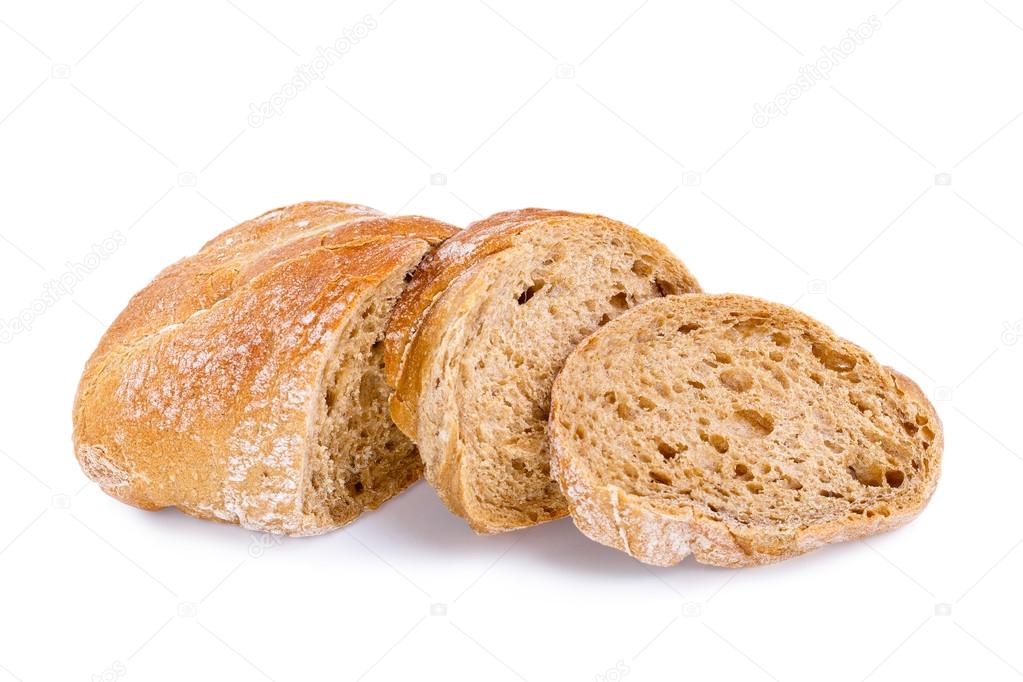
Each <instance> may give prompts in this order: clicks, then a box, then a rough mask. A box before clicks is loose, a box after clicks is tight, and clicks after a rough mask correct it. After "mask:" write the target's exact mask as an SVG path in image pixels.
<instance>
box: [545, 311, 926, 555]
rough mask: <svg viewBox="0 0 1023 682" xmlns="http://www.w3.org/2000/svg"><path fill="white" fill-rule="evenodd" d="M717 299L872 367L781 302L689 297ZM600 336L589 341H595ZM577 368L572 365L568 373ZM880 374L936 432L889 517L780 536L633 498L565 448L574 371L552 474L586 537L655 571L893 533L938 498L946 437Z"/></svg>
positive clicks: (902, 386)
mask: <svg viewBox="0 0 1023 682" xmlns="http://www.w3.org/2000/svg"><path fill="white" fill-rule="evenodd" d="M687 298H688V297H687ZM712 299H716V300H717V302H719V303H720V304H721V305H722V306H723V307H727V306H729V305H731V306H733V307H740V306H745V308H746V309H747V311H748V312H751V313H752V314H758V315H775V316H787V317H789V318H790V319H797V320H798V321H799V323H800V324H802V325H805V327H806V329H807V330H809V331H811V332H812V333H814V334H815V335H819V336H820V337H821V338H828V339H831V340H832V341H833V342H834V343H836V344H837V345H840V346H841V347H842V348H843V349H844V350H847V351H849V352H851V353H856V354H863V355H862V357H865V358H866V359H868V360H870V362H874V361H873V359H872V358H871V357H870V356H869V355H868V354H866V353H865V351H862V349H859V348H858V347H857V346H855V345H854V344H852V343H851V342H848V341H845V340H842V339H839V338H838V337H837V336H836V335H835V334H834V332H833V331H832V330H831V329H829V328H828V327H826V326H825V325H823V324H820V323H819V322H817V321H815V320H812V319H811V318H808V317H806V316H804V315H802V314H801V313H798V312H797V311H793V310H790V309H786V308H784V307H783V306H780V305H777V304H773V303H768V302H765V301H760V300H759V299H752V298H750V297H746V296H734V295H719V296H694V297H692V298H688V301H687V302H688V304H690V305H693V306H695V307H699V306H700V305H702V304H703V302H704V301H709V300H712ZM670 305H673V303H671V299H664V300H662V301H660V302H651V303H648V304H646V305H645V306H642V307H641V308H637V309H635V310H633V311H632V312H631V313H629V315H626V316H623V317H622V318H620V319H618V320H616V321H615V322H613V323H612V325H609V326H608V327H605V328H604V329H603V330H601V331H600V332H598V335H599V334H606V333H611V331H612V330H613V329H614V326H615V325H618V326H624V325H627V324H629V317H630V316H633V315H639V314H642V309H643V308H647V309H648V311H649V310H653V309H654V306H658V307H660V308H661V309H663V308H665V307H667V306H670ZM595 336H596V335H594V337H590V338H591V340H592V339H594V338H595ZM584 351H585V349H584V348H583V347H582V346H580V347H579V348H578V349H577V350H576V351H575V353H573V355H574V356H580V357H581V355H582V353H584ZM571 364H572V360H571V359H570V361H569V363H567V364H566V367H570V366H571ZM880 369H881V370H882V375H884V374H885V373H887V376H883V381H884V382H885V386H884V389H885V390H887V391H889V392H891V393H892V394H894V395H896V396H898V398H899V399H900V400H907V401H909V402H911V403H912V404H913V406H914V407H915V408H916V409H915V411H916V412H917V413H918V414H923V415H926V416H927V420H926V424H927V425H928V427H929V428H930V429H931V430H932V431H933V434H934V435H933V439H932V441H931V443H930V446H929V447H930V449H929V450H928V453H929V457H928V459H929V461H928V465H929V467H930V469H929V471H928V472H927V478H926V480H925V484H924V486H923V488H922V489H921V490H920V491H919V492H917V493H914V495H913V496H912V499H907V500H904V501H903V503H902V504H901V505H896V508H895V509H892V510H891V512H890V513H887V514H865V515H859V516H857V517H856V518H836V519H830V520H824V521H822V522H818V523H811V524H807V525H805V526H802V527H800V528H797V529H795V530H791V531H788V530H785V531H778V532H775V531H773V530H771V529H768V528H763V527H762V528H755V529H750V528H743V527H737V526H730V525H729V524H727V523H725V522H724V521H723V520H722V519H721V518H720V517H718V516H716V515H714V514H711V513H709V512H708V511H707V510H705V509H703V508H702V507H701V506H699V505H695V504H693V505H688V504H684V505H679V506H677V507H671V508H667V507H665V506H664V505H663V504H654V503H652V501H651V500H649V499H646V498H645V497H643V496H641V495H632V494H628V493H627V492H626V491H624V490H622V489H621V488H620V487H619V486H617V485H614V484H612V483H608V482H600V481H595V480H592V473H591V472H590V471H589V468H588V467H587V466H585V463H584V462H583V461H581V459H582V458H580V457H577V456H576V455H574V454H573V453H571V452H570V451H569V448H568V445H567V444H568V443H569V442H570V441H569V439H568V438H567V437H565V435H564V434H562V433H561V429H559V427H558V426H557V425H559V424H561V423H568V422H569V421H570V415H569V414H568V413H567V412H566V409H567V408H566V405H565V400H564V399H563V398H562V396H563V395H566V394H565V392H564V391H565V389H563V388H562V386H563V385H564V384H566V383H567V382H568V381H569V376H568V375H569V373H570V371H568V370H566V371H563V372H562V373H561V374H560V375H559V376H558V378H557V380H556V381H555V386H554V389H553V391H552V404H551V414H550V424H551V428H550V429H549V430H548V437H549V445H550V450H551V463H552V472H553V473H554V475H555V478H556V479H557V480H558V481H559V483H560V484H561V488H562V491H563V492H564V494H565V496H566V498H567V499H568V501H569V507H570V511H571V514H572V518H573V521H574V522H575V524H576V526H577V527H578V528H579V529H580V530H581V531H582V532H583V533H584V534H585V535H586V536H587V537H589V538H591V539H593V540H595V541H596V542H599V543H601V544H604V545H607V546H609V547H614V548H616V549H619V550H621V551H624V552H626V553H628V554H630V555H631V556H633V557H635V558H637V559H639V560H641V561H643V562H645V563H648V564H651V565H656V566H672V565H675V564H677V563H679V562H680V561H682V560H683V559H685V558H686V557H687V556H689V555H690V554H692V555H693V556H694V557H695V559H696V560H697V561H699V562H701V563H705V564H711V565H715V566H723V567H746V566H759V565H765V564H770V563H775V562H778V561H782V560H785V559H789V558H792V557H795V556H799V555H801V554H805V553H807V552H810V551H812V550H814V549H817V548H819V547H821V546H823V545H825V544H829V543H836V542H845V541H850V540H856V539H860V538H864V537H868V536H871V535H874V534H877V533H881V532H885V531H888V530H893V529H895V528H898V527H900V526H903V525H905V524H906V523H909V522H910V521H911V520H913V519H914V518H915V517H916V516H917V515H918V514H919V513H920V512H921V511H923V509H924V507H925V506H926V505H927V503H928V501H929V500H930V498H931V496H932V495H933V493H934V490H935V487H936V485H937V481H938V478H939V475H940V466H941V455H942V451H943V448H944V433H943V429H942V424H941V420H940V418H939V417H938V414H937V412H936V411H935V409H934V406H933V405H932V404H931V403H930V401H929V400H928V399H927V397H926V396H925V394H924V393H923V391H922V390H921V389H920V387H919V386H918V385H917V384H916V383H914V382H913V381H912V380H911V379H909V378H908V377H906V376H905V375H903V374H901V373H899V372H897V371H895V370H894V369H892V368H890V367H882V368H880Z"/></svg>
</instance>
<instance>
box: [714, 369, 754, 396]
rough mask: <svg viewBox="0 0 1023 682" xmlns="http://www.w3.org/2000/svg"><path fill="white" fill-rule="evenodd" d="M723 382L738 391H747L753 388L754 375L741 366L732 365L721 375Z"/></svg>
mask: <svg viewBox="0 0 1023 682" xmlns="http://www.w3.org/2000/svg"><path fill="white" fill-rule="evenodd" d="M720 378H721V383H722V384H724V385H725V387H726V388H728V389H730V390H732V391H735V392H736V393H745V392H746V391H748V390H750V389H751V388H753V375H752V374H750V373H749V372H748V371H746V370H745V369H742V368H741V367H730V368H728V369H726V370H724V371H723V372H721V375H720Z"/></svg>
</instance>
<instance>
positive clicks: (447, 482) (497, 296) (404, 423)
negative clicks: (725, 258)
mask: <svg viewBox="0 0 1023 682" xmlns="http://www.w3.org/2000/svg"><path fill="white" fill-rule="evenodd" d="M697 290H698V286H697V283H696V280H695V279H694V278H693V277H692V275H690V274H689V272H688V271H687V270H686V268H685V266H684V265H683V264H682V263H681V262H680V261H679V260H678V259H676V258H675V257H674V256H672V255H671V253H669V252H668V251H667V249H665V248H664V246H663V245H661V244H660V243H658V242H657V241H655V240H653V239H650V238H649V237H646V236H644V235H643V234H641V233H639V232H638V231H636V230H635V229H633V228H631V227H629V226H627V225H623V224H622V223H619V222H616V221H614V220H610V219H608V218H603V217H601V216H596V215H582V214H576V213H568V212H564V211H547V210H540V209H526V210H522V211H511V212H507V213H499V214H497V215H494V216H492V217H490V218H487V219H485V220H482V221H479V222H477V223H475V224H473V225H470V226H469V227H468V228H466V229H465V230H464V231H462V232H460V233H458V234H457V235H455V236H454V237H452V238H451V239H449V240H448V241H447V242H445V243H444V244H443V245H442V246H440V247H439V248H438V249H437V250H436V251H434V252H433V253H431V254H430V255H429V256H427V258H426V259H424V261H423V264H422V266H421V267H420V268H419V269H418V270H417V271H416V273H415V275H414V276H413V278H412V281H411V282H410V284H409V286H408V288H407V289H406V290H405V291H404V293H403V294H402V296H401V298H400V299H399V301H398V304H397V305H396V306H395V312H394V316H393V317H392V320H391V324H390V326H389V330H388V334H387V342H386V356H385V357H386V365H387V371H388V379H389V381H390V382H391V385H392V386H394V387H395V392H394V395H393V396H392V398H391V415H392V416H393V418H394V420H395V422H396V423H397V424H398V426H399V427H400V428H401V429H402V431H404V432H405V433H406V434H407V435H408V436H409V437H411V438H412V439H413V440H415V441H416V443H417V444H418V445H419V451H420V454H421V455H422V457H423V460H424V462H425V464H426V477H427V480H428V481H429V482H430V483H431V484H432V485H433V486H434V487H435V488H436V489H437V492H438V493H439V495H440V497H441V499H443V501H444V502H445V503H446V504H447V506H448V507H449V508H450V509H451V510H452V511H453V512H455V513H456V514H458V515H460V516H462V517H464V518H465V519H466V520H467V521H468V522H469V524H470V525H471V526H472V528H473V529H474V530H476V531H477V532H480V533H494V532H499V531H504V530H510V529H514V528H521V527H524V526H530V525H533V524H536V523H540V522H543V521H548V520H551V519H556V518H558V517H561V516H563V515H565V514H566V513H567V506H566V502H565V499H564V498H563V497H562V495H561V492H560V491H559V489H558V486H557V484H556V483H555V482H554V481H553V480H552V479H551V475H550V461H549V457H548V453H547V445H546V437H545V433H544V432H545V428H546V424H547V415H548V408H549V404H550V388H551V383H552V382H553V380H554V376H555V375H556V374H557V372H558V370H560V369H561V365H562V362H563V361H564V359H565V357H567V356H568V354H569V352H571V350H572V349H573V348H574V347H575V345H576V344H577V343H579V341H581V340H582V339H583V338H585V337H586V336H588V335H589V334H590V333H591V332H593V331H594V330H596V329H598V328H599V327H600V326H601V325H603V324H605V323H607V322H608V321H609V320H612V319H613V318H615V317H617V316H618V315H620V314H622V313H623V312H624V311H625V310H627V309H628V308H630V307H632V306H634V305H637V304H639V303H641V302H643V301H646V300H648V299H651V298H657V297H660V296H665V295H668V294H680V293H686V292H691V291H697Z"/></svg>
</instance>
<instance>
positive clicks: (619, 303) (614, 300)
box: [608, 291, 629, 310]
mask: <svg viewBox="0 0 1023 682" xmlns="http://www.w3.org/2000/svg"><path fill="white" fill-rule="evenodd" d="M608 303H610V304H611V307H613V308H614V309H615V310H628V309H629V295H628V294H626V293H625V292H624V291H619V292H618V293H617V294H615V295H614V296H612V297H611V298H609V299H608Z"/></svg>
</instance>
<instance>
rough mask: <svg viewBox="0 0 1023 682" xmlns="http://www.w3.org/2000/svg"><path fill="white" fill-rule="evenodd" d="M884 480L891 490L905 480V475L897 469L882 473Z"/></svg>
mask: <svg viewBox="0 0 1023 682" xmlns="http://www.w3.org/2000/svg"><path fill="white" fill-rule="evenodd" d="M884 480H885V482H886V483H888V485H889V486H890V487H892V488H898V487H900V486H901V485H902V483H903V482H904V481H905V480H906V474H904V473H902V472H901V471H899V470H898V469H889V470H888V471H886V472H884Z"/></svg>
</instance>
